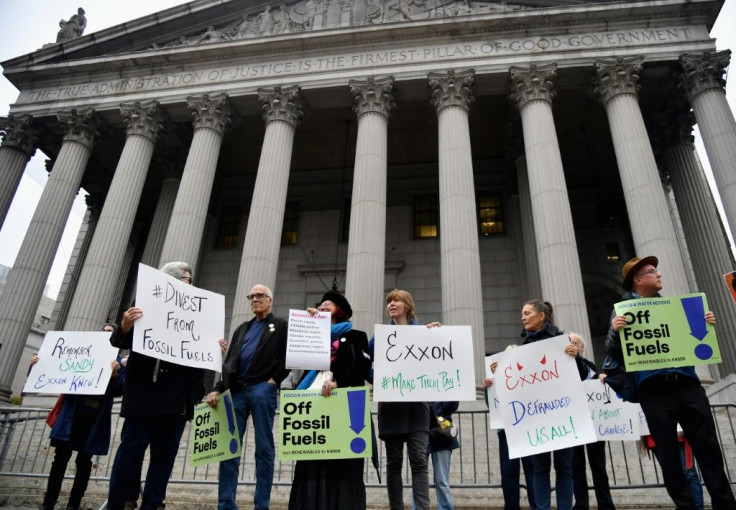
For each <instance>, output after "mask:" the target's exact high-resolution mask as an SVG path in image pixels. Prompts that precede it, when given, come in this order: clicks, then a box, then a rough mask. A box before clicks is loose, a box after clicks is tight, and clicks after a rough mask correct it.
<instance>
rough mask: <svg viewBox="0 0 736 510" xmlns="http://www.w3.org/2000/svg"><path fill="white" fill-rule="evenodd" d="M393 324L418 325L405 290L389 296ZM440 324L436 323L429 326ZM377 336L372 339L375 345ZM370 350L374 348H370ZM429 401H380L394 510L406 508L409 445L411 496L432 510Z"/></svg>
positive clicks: (421, 508) (381, 430) (420, 506)
mask: <svg viewBox="0 0 736 510" xmlns="http://www.w3.org/2000/svg"><path fill="white" fill-rule="evenodd" d="M386 310H387V311H388V315H389V317H390V318H391V321H390V324H396V325H400V326H403V325H409V324H411V325H418V324H419V323H418V322H417V320H416V317H415V315H414V299H413V298H412V296H411V294H409V292H407V291H405V290H399V289H394V290H392V291H391V292H389V294H388V296H386ZM440 325H441V324H440V323H439V322H433V323H431V324H428V325H427V327H428V328H432V327H437V326H440ZM373 342H374V339H371V344H373ZM371 352H373V349H372V348H371ZM429 417H430V413H429V404H427V403H426V402H379V403H378V436H379V437H380V438H381V439H382V440H383V441H384V443H385V445H386V489H387V490H388V502H389V508H390V509H391V510H403V509H404V501H403V487H404V482H403V481H402V479H401V466H402V464H403V457H404V444H406V449H407V453H408V456H409V465H410V467H411V483H412V497H413V501H414V503H415V504H416V508H418V509H419V510H428V509H429V470H428V467H427V444H428V442H429Z"/></svg>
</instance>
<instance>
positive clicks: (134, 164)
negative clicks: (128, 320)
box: [65, 101, 163, 331]
mask: <svg viewBox="0 0 736 510" xmlns="http://www.w3.org/2000/svg"><path fill="white" fill-rule="evenodd" d="M120 112H121V114H122V115H123V119H124V121H125V124H126V126H127V129H126V138H125V146H124V147H123V152H122V154H121V155H120V160H119V161H118V165H117V168H116V169H115V175H114V176H113V178H112V182H111V183H110V189H109V190H108V192H107V198H106V199H105V205H104V206H103V207H102V213H101V214H100V219H99V220H98V222H97V228H96V229H95V234H94V237H93V238H92V242H91V243H90V246H89V251H88V253H87V259H86V260H85V263H84V267H83V268H82V273H81V275H80V276H79V283H78V284H77V290H76V292H75V293H74V299H73V301H72V304H71V306H70V307H69V314H68V316H67V322H66V326H65V327H66V329H67V330H69V331H96V330H98V329H99V328H100V327H101V326H102V324H103V323H104V322H105V321H106V320H107V314H108V311H109V310H110V304H111V302H112V300H113V297H114V294H115V284H116V282H117V279H118V276H119V274H120V271H121V268H122V265H123V260H124V258H125V253H126V247H127V245H128V238H129V237H130V233H131V231H132V229H133V221H134V220H135V213H136V211H137V210H138V203H139V201H140V198H141V193H142V192H143V185H144V184H145V182H146V174H147V173H148V167H149V166H150V164H151V157H152V156H153V149H154V148H155V146H156V139H157V138H158V135H159V133H160V131H161V128H162V120H163V117H162V113H161V109H160V107H159V104H158V101H146V102H143V103H141V102H138V101H136V102H135V103H124V104H122V105H121V106H120Z"/></svg>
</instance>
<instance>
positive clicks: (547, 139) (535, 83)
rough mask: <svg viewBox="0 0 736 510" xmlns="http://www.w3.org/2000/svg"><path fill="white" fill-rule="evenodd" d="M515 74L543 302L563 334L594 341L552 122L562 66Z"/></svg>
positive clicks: (513, 84)
mask: <svg viewBox="0 0 736 510" xmlns="http://www.w3.org/2000/svg"><path fill="white" fill-rule="evenodd" d="M510 73H511V88H512V92H511V101H512V102H513V103H514V104H515V105H516V107H517V108H518V109H519V113H520V114H521V124H522V129H523V132H524V148H525V152H526V165H527V172H528V180H529V199H530V201H531V208H532V216H533V219H534V237H535V239H536V243H537V257H538V261H539V279H540V288H541V290H542V296H541V298H542V299H544V300H546V301H549V302H550V303H552V306H553V307H554V314H555V323H556V324H558V325H559V327H560V328H561V329H564V330H565V331H576V332H577V333H579V334H580V335H582V336H583V338H586V339H588V340H590V327H589V325H588V314H587V309H586V306H585V293H584V292H583V276H582V273H581V270H580V259H579V257H578V248H577V242H576V240H575V229H574V227H573V223H572V212H571V210H570V199H569V197H568V195H567V183H566V182H565V172H564V170H563V168H562V156H561V155H560V147H559V143H558V141H557V131H556V130H555V122H554V118H553V116H552V99H553V98H554V96H555V91H554V90H553V88H554V81H555V79H556V74H557V66H556V64H547V65H542V66H536V65H532V66H531V67H528V68H526V67H524V68H522V67H516V66H512V67H511V68H510ZM519 193H520V194H521V191H520V192H519ZM537 297H538V296H537ZM587 344H588V348H589V349H591V352H589V353H588V354H589V356H588V357H589V358H590V359H593V357H594V356H593V352H592V342H590V341H588V343H587Z"/></svg>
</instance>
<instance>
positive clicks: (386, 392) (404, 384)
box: [373, 324, 475, 402]
mask: <svg viewBox="0 0 736 510" xmlns="http://www.w3.org/2000/svg"><path fill="white" fill-rule="evenodd" d="M375 332H376V336H375V356H374V363H373V370H374V375H373V400H375V401H377V402H433V401H439V400H475V368H474V364H473V336H472V333H471V330H470V326H440V327H437V328H427V327H424V326H396V325H385V324H376V326H375Z"/></svg>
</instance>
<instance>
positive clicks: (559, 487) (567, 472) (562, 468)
mask: <svg viewBox="0 0 736 510" xmlns="http://www.w3.org/2000/svg"><path fill="white" fill-rule="evenodd" d="M572 455H573V449H572V448H563V449H562V450H555V451H554V452H552V453H551V454H550V453H549V452H546V453H538V454H537V455H534V499H535V500H536V503H537V509H538V510H549V509H550V505H551V502H550V500H551V494H552V490H551V487H550V481H549V478H550V471H551V468H552V466H551V464H552V459H551V457H552V456H554V465H555V493H556V497H557V509H558V510H570V509H571V508H572V488H573V486H572Z"/></svg>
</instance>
